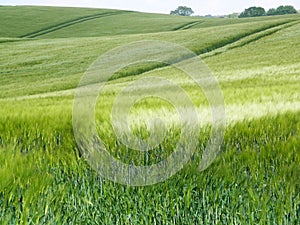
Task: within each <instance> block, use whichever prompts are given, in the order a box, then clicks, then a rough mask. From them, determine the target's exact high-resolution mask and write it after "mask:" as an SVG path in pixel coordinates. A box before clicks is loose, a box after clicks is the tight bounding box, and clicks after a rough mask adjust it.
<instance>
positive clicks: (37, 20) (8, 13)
mask: <svg viewBox="0 0 300 225" xmlns="http://www.w3.org/2000/svg"><path fill="white" fill-rule="evenodd" d="M0 15H1V24H0V37H40V36H43V35H46V37H73V36H74V37H76V36H86V37H89V36H103V35H111V34H130V33H143V32H147V33H148V32H159V31H170V30H174V29H177V28H178V27H182V26H185V25H186V24H189V23H192V22H195V21H198V20H197V19H195V18H191V17H178V16H169V15H158V14H157V15H155V14H148V13H136V12H130V11H120V10H108V9H90V8H86V9H85V8H59V7H30V6H26V7H20V6H13V7H7V6H4V7H1V8H0ZM74 31H75V32H74ZM52 32H54V35H52V34H51V33H52ZM55 34H57V35H55Z"/></svg>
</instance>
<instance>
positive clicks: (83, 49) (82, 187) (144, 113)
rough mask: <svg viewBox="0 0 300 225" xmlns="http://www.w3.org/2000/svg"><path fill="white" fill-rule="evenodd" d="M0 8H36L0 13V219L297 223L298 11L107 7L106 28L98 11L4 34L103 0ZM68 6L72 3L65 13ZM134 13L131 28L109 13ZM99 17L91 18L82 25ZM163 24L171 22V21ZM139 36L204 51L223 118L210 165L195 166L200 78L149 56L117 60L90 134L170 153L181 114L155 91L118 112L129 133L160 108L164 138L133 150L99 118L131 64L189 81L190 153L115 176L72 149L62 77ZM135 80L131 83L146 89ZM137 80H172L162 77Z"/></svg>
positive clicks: (115, 147) (143, 131)
mask: <svg viewBox="0 0 300 225" xmlns="http://www.w3.org/2000/svg"><path fill="white" fill-rule="evenodd" d="M5 8H6V9H5ZM0 10H4V12H5V13H4V14H2V13H1V14H0V17H2V18H8V16H7V15H8V14H11V15H19V14H18V13H20V14H21V13H22V12H25V11H26V12H32V13H37V12H40V11H43V10H45V11H47V12H48V14H47V13H46V14H45V19H44V21H45V22H44V24H41V26H38V25H37V24H35V25H33V24H30V23H29V25H28V26H27V25H26V26H27V27H26V26H23V27H22V28H21V25H20V24H18V23H17V22H16V20H15V21H14V20H13V19H6V22H7V24H8V23H14V24H15V26H12V27H11V28H10V29H8V28H9V26H8V25H5V29H7V30H9V32H7V34H9V33H10V35H8V36H6V35H3V34H2V35H0V36H2V37H3V38H1V39H0V52H1V54H0V76H1V80H0V88H1V89H0V90H1V92H0V102H1V108H0V162H1V163H0V178H1V179H0V223H1V224H297V223H298V221H299V219H300V183H299V179H298V178H299V176H300V165H299V161H300V158H299V157H300V152H299V145H300V136H299V134H300V96H299V93H300V90H299V79H300V64H299V60H298V59H299V57H300V56H299V54H300V53H299V52H300V51H299V50H300V41H299V30H300V29H299V28H300V27H299V26H300V24H299V19H300V18H299V16H286V17H285V16H284V17H268V18H259V19H255V18H254V19H246V20H243V19H236V20H227V19H224V20H219V19H215V20H214V19H212V20H210V19H207V20H206V19H201V21H202V20H203V21H202V22H201V23H200V22H199V24H194V25H193V24H191V23H192V22H193V21H194V20H196V21H198V20H199V19H195V18H184V19H182V18H179V17H173V16H170V17H169V16H166V15H151V14H139V13H133V12H131V13H129V12H125V13H124V14H120V15H114V17H115V18H116V19H117V18H118V19H119V20H117V21H118V22H116V24H111V26H112V29H111V30H110V31H109V32H108V33H106V34H104V33H103V32H100V31H101V26H104V25H103V24H101V23H100V21H102V20H103V21H105V20H106V24H105V26H108V24H109V22H107V21H108V20H109V17H103V18H99V19H93V20H88V21H85V22H83V23H78V24H76V25H72V26H68V27H63V28H62V29H60V30H56V31H53V32H50V33H48V34H45V35H42V36H39V37H38V38H25V39H23V38H15V37H18V36H21V35H24V34H27V33H30V32H35V31H38V30H41V29H44V28H47V27H51V26H53V25H57V24H59V23H63V22H64V21H68V20H74V19H76V18H78V17H80V16H82V17H83V16H90V15H93V14H96V13H98V12H100V11H101V10H100V11H99V10H98V9H64V8H62V9H60V8H51V7H45V8H44V7H0ZM68 10H69V11H68ZM81 10H82V11H81ZM79 11H80V12H81V13H82V14H81V15H80V16H79V14H77V15H76V16H75V14H76V12H79ZM12 12H14V13H15V14H12ZM62 12H65V13H64V18H62V17H61V18H60V19H61V20H59V21H58V20H57V21H56V19H57V18H59V17H58V16H54V17H55V18H54V19H53V20H52V21H51V20H49V19H48V18H47V17H48V16H53V15H59V13H62ZM66 12H68V13H66ZM71 12H74V14H72V13H71ZM101 12H102V11H101ZM101 12H100V13H101ZM85 13H86V14H85ZM141 15H144V16H146V17H145V18H146V19H145V21H144V22H143V23H144V24H143V23H141V22H137V23H135V24H134V26H135V28H130V29H128V30H127V31H124V32H123V31H120V27H121V25H122V26H123V24H125V23H126V22H130V21H131V20H137V18H138V17H139V18H141V17H142V16H141ZM73 16H74V17H73ZM13 18H16V17H13ZM162 18H168V19H166V20H165V19H162ZM155 20H157V21H158V20H164V22H163V23H164V24H165V26H162V27H160V28H159V29H158V27H156V26H150V25H149V24H151V23H152V22H151V21H155ZM41 21H43V20H41ZM46 21H47V23H46ZM172 21H173V22H172ZM98 22H99V27H98V28H96V29H95V30H90V29H89V27H90V26H91V25H92V24H94V25H95V24H98ZM130 23H132V22H130ZM227 23H228V24H227ZM205 24H206V25H205ZM146 25H147V26H146ZM190 25H193V26H191V27H189V26H190ZM198 26H199V27H198ZM174 28H176V29H179V30H177V31H171V30H172V29H174ZM185 28H188V29H185ZM97 29H98V30H97ZM180 29H182V30H180ZM0 30H1V29H0ZM74 30H77V31H78V32H77V33H75V34H74ZM161 31H163V32H161ZM149 32H151V33H149ZM130 33H131V34H130ZM71 34H74V35H71ZM119 34H121V35H119ZM68 35H69V36H68ZM105 35H111V36H105ZM87 36H89V37H87ZM8 37H12V38H8ZM58 37H65V38H58ZM46 38H47V39H46ZM139 40H163V41H171V42H175V43H177V44H181V45H183V46H185V47H187V48H189V49H190V50H192V51H194V52H196V53H197V54H198V55H199V56H200V57H202V58H203V59H204V61H205V63H206V64H207V65H208V66H209V67H210V69H211V70H212V72H213V73H214V74H215V75H216V77H217V79H218V80H219V83H220V86H221V88H222V91H223V94H224V99H225V104H226V111H227V124H228V126H227V128H226V133H225V138H224V142H223V144H222V146H221V148H222V153H221V154H220V155H219V156H218V158H217V160H216V161H215V162H214V163H213V164H212V166H210V167H209V168H208V169H207V170H205V171H202V172H199V170H198V168H197V166H198V163H199V158H200V157H201V153H202V152H203V150H204V149H205V147H206V145H207V141H208V138H209V135H210V116H209V107H208V106H209V104H208V102H207V100H206V98H205V96H204V95H203V93H202V92H201V90H199V89H198V88H197V86H196V85H195V84H194V83H193V81H192V80H190V79H188V78H187V77H186V76H185V75H184V73H183V72H182V71H179V70H177V69H175V68H172V67H167V66H163V65H159V64H150V65H149V64H141V65H138V66H134V67H129V68H126V69H124V70H122V71H120V72H119V73H117V74H115V76H114V77H113V79H111V80H110V81H109V82H107V85H106V87H105V88H104V90H103V92H102V94H101V96H100V97H99V99H98V102H97V106H96V120H97V129H98V132H99V135H100V136H101V138H102V139H103V140H104V141H105V143H106V146H107V147H108V148H109V151H110V152H111V153H112V154H113V155H114V156H115V157H116V158H120V159H122V160H123V161H126V160H127V161H129V162H132V161H134V162H135V164H138V165H147V164H152V163H153V162H157V161H159V160H160V159H161V158H164V157H166V156H167V155H168V154H170V153H171V152H172V151H173V149H174V148H175V147H176V144H177V142H178V136H179V135H180V127H179V126H178V124H176V122H177V119H176V118H177V117H176V116H175V115H174V113H173V112H174V109H173V108H172V106H171V105H170V104H167V103H166V102H164V101H161V100H159V99H155V98H154V99H153V98H148V99H145V100H144V101H140V102H139V103H138V104H136V105H135V107H134V108H133V109H132V111H131V115H130V116H131V121H132V125H133V128H135V129H136V130H135V132H136V135H138V136H141V137H147V136H148V135H149V134H148V132H147V127H145V126H144V127H143V125H144V122H145V121H147V120H148V119H151V118H155V117H162V118H166V121H167V122H168V133H167V136H166V138H165V139H164V140H163V142H162V143H161V144H160V145H159V146H157V147H156V148H155V149H154V150H152V151H150V152H146V153H144V152H136V151H132V150H131V149H128V148H126V147H125V146H123V145H122V144H120V142H118V141H117V140H116V137H115V135H114V131H113V129H112V127H111V124H110V122H111V121H110V115H111V107H112V104H113V101H114V99H115V98H116V97H117V96H118V94H119V93H121V91H122V90H123V89H124V88H125V87H127V86H128V85H130V84H131V83H132V82H134V81H136V80H139V79H140V78H145V77H149V76H157V77H160V78H166V79H169V80H172V81H173V82H175V83H176V84H178V85H180V86H181V87H182V88H183V89H184V90H185V91H186V93H187V94H189V96H190V97H191V100H192V101H193V103H194V105H195V106H196V109H197V112H198V113H199V115H200V116H203V117H204V119H203V120H202V122H203V124H201V130H200V131H199V135H198V136H199V137H198V139H199V143H198V145H197V153H196V154H195V155H194V157H193V159H192V160H191V161H190V162H189V163H188V165H186V166H185V167H184V168H183V170H182V171H180V172H179V173H177V174H176V175H174V176H172V177H171V178H170V179H168V180H166V181H164V182H162V183H159V184H156V185H153V186H146V187H127V186H123V185H119V184H116V183H113V182H111V181H109V180H108V179H105V178H102V177H99V176H98V175H97V173H96V172H95V171H93V170H92V169H91V168H90V166H89V165H88V164H87V163H86V161H85V160H84V158H83V157H82V156H81V153H80V151H79V150H78V147H77V145H76V143H75V140H74V134H73V128H72V107H73V102H74V88H76V86H77V84H78V82H79V80H80V78H81V77H82V75H83V73H84V72H85V70H86V69H87V68H88V66H89V65H90V64H91V63H92V62H93V61H94V60H95V59H97V57H98V56H99V55H100V54H103V53H105V52H106V51H108V50H110V49H113V48H115V47H117V46H121V45H123V44H126V43H130V42H133V41H139ZM143 88H144V86H141V87H138V89H137V90H135V92H132V94H143V93H145V90H144V89H143ZM147 90H148V91H153V92H155V93H157V94H159V93H169V94H174V93H173V92H172V90H171V89H168V87H165V86H161V87H160V88H158V87H156V86H149V87H147ZM186 110H187V112H188V111H189V110H190V109H186ZM203 117H201V118H203Z"/></svg>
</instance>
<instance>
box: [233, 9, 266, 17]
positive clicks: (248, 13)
mask: <svg viewBox="0 0 300 225" xmlns="http://www.w3.org/2000/svg"><path fill="white" fill-rule="evenodd" d="M265 15H266V11H265V9H264V8H262V7H250V8H248V9H245V11H244V12H242V13H241V14H240V15H239V17H240V18H243V17H256V16H265Z"/></svg>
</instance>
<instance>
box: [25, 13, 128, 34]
mask: <svg viewBox="0 0 300 225" xmlns="http://www.w3.org/2000/svg"><path fill="white" fill-rule="evenodd" d="M130 12H131V11H122V12H119V11H115V12H114V11H112V12H106V13H100V14H94V15H89V16H83V17H79V18H76V19H73V20H68V21H65V22H63V23H59V24H55V25H52V26H49V27H46V28H43V29H40V30H38V31H34V32H30V33H27V34H25V35H22V36H20V37H19V38H36V37H39V36H42V35H45V34H49V33H51V32H54V31H57V30H61V29H63V28H66V27H69V26H73V25H76V24H79V23H83V22H86V21H89V20H94V19H99V18H102V17H107V16H114V15H121V14H125V13H130Z"/></svg>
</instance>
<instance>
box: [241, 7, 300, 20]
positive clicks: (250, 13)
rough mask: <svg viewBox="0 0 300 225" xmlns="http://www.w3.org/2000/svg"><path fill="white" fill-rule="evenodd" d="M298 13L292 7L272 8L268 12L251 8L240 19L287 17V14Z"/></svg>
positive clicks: (259, 8) (260, 8)
mask: <svg viewBox="0 0 300 225" xmlns="http://www.w3.org/2000/svg"><path fill="white" fill-rule="evenodd" d="M296 13H298V11H297V10H296V9H295V8H294V7H293V6H291V5H286V6H283V5H282V6H279V7H278V8H277V9H275V8H272V9H269V10H268V11H266V10H265V9H264V8H262V7H255V6H254V7H250V8H248V9H245V10H244V12H242V13H241V14H240V15H239V17H240V18H244V17H256V16H275V15H285V14H296Z"/></svg>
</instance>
